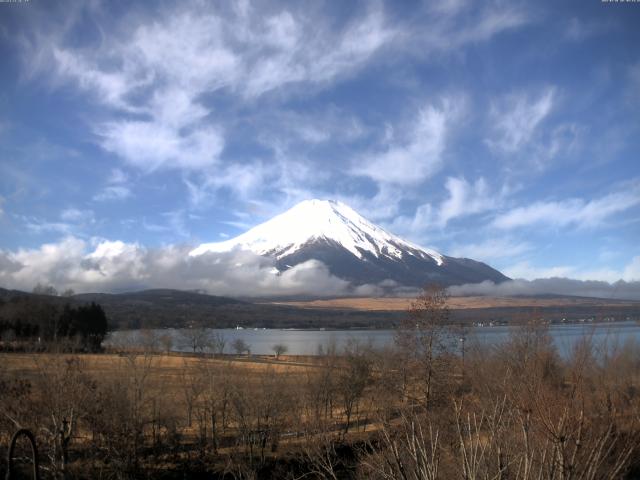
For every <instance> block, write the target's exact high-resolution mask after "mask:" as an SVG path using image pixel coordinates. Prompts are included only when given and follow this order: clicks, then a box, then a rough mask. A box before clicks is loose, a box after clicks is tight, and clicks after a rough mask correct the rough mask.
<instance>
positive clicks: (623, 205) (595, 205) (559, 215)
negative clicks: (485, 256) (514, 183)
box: [492, 184, 640, 230]
mask: <svg viewBox="0 0 640 480" xmlns="http://www.w3.org/2000/svg"><path fill="white" fill-rule="evenodd" d="M637 205H640V186H638V184H632V185H629V186H627V188H625V189H624V190H623V191H620V192H615V193H611V194H608V195H605V196H604V197H601V198H597V199H594V200H589V201H586V200H583V199H579V198H572V199H568V200H561V201H550V202H535V203H533V204H531V205H529V206H526V207H517V208H514V209H512V210H510V211H508V212H506V213H502V214H500V215H498V216H497V217H496V218H495V219H494V220H493V222H492V226H494V227H496V228H499V229H505V230H508V229H513V228H518V227H526V226H531V225H544V224H546V225H551V226H556V227H568V226H577V227H596V226H599V225H601V224H602V223H603V222H604V221H605V220H607V219H608V218H609V217H611V216H613V215H615V214H617V213H620V212H624V211H626V210H629V209H630V208H633V207H635V206H637Z"/></svg>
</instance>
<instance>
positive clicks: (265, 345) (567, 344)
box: [107, 322, 640, 355]
mask: <svg viewBox="0 0 640 480" xmlns="http://www.w3.org/2000/svg"><path fill="white" fill-rule="evenodd" d="M518 328H519V327H507V326H494V327H473V328H471V329H470V330H469V333H468V337H467V340H466V344H467V345H468V346H470V345H473V344H474V343H480V344H485V345H492V344H498V343H501V342H504V341H505V340H507V339H508V338H509V335H510V334H511V332H512V331H514V330H515V329H518ZM209 331H210V332H217V333H220V334H222V335H223V336H224V338H225V340H226V348H225V353H233V351H232V348H231V343H232V342H233V341H234V340H235V339H238V338H241V339H242V340H244V341H245V342H246V343H247V344H248V345H249V347H250V348H251V353H252V354H255V355H268V354H273V348H272V347H273V346H274V345H275V344H284V345H286V346H287V349H288V352H287V353H289V354H292V355H314V354H316V353H317V352H318V348H319V346H320V345H322V346H324V347H326V346H327V345H329V344H332V343H335V344H336V346H337V347H338V349H341V348H343V347H344V346H345V345H346V344H347V343H348V342H349V341H358V342H362V343H367V344H371V345H373V346H374V347H384V346H387V345H391V344H393V340H394V334H395V332H394V330H280V329H269V330H262V329H243V330H236V329H209ZM152 332H153V333H154V334H155V335H157V336H160V335H166V334H169V335H171V336H172V338H173V347H172V349H173V350H174V351H189V350H190V348H189V346H188V343H187V342H186V341H185V338H184V335H183V334H182V333H181V332H182V330H180V329H165V330H153V331H152ZM549 334H550V335H551V338H552V339H553V341H554V342H555V344H556V346H557V348H558V351H559V352H560V354H561V355H567V354H568V353H569V352H571V350H572V348H573V346H574V345H575V344H576V343H577V342H578V341H579V340H580V339H582V338H584V337H585V336H592V338H593V341H594V343H595V344H597V345H599V344H606V345H608V346H615V345H622V344H624V343H625V342H627V341H636V342H638V344H640V325H639V324H638V323H636V322H611V323H600V324H591V323H584V324H582V323H581V324H570V325H566V324H565V325H551V326H550V327H549ZM123 342H127V343H130V344H134V345H135V344H142V343H143V339H142V335H141V334H140V331H136V330H134V331H117V332H113V333H111V334H110V336H109V337H108V339H107V344H118V343H123Z"/></svg>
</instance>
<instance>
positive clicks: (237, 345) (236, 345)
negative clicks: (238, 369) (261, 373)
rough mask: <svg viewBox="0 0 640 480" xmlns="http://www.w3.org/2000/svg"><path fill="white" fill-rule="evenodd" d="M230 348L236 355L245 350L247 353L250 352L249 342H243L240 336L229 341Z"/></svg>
mask: <svg viewBox="0 0 640 480" xmlns="http://www.w3.org/2000/svg"><path fill="white" fill-rule="evenodd" d="M231 348H233V350H234V351H235V352H236V354H238V355H242V354H243V353H245V352H246V353H247V355H250V354H251V348H250V347H249V344H248V343H247V342H245V341H244V340H243V339H242V338H236V339H235V340H234V341H233V342H232V343H231Z"/></svg>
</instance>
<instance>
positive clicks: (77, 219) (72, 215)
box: [60, 207, 95, 223]
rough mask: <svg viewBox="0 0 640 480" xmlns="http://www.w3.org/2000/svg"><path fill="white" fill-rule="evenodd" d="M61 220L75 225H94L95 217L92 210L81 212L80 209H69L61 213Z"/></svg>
mask: <svg viewBox="0 0 640 480" xmlns="http://www.w3.org/2000/svg"><path fill="white" fill-rule="evenodd" d="M60 219H61V220H63V221H65V222H73V223H93V222H94V221H95V216H94V213H93V211H92V210H80V209H78V208H73V207H72V208H67V209H65V210H63V211H62V212H61V213H60Z"/></svg>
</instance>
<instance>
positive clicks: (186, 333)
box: [180, 327, 210, 353]
mask: <svg viewBox="0 0 640 480" xmlns="http://www.w3.org/2000/svg"><path fill="white" fill-rule="evenodd" d="M180 333H181V335H182V339H183V342H184V343H185V344H186V345H187V346H188V347H189V348H190V349H191V350H193V353H197V352H201V353H202V352H204V351H205V349H206V348H207V347H208V346H209V344H210V338H209V332H208V330H207V329H206V328H204V327H191V328H185V329H182V330H181V332H180Z"/></svg>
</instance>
